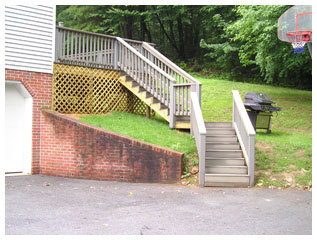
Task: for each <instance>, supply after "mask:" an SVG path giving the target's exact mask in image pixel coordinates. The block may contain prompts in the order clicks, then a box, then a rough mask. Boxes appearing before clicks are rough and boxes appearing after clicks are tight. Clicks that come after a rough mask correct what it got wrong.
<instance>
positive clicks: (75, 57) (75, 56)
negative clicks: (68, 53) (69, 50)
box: [74, 32, 77, 60]
mask: <svg viewBox="0 0 317 240" xmlns="http://www.w3.org/2000/svg"><path fill="white" fill-rule="evenodd" d="M74 50H75V54H74V59H75V60H77V32H76V33H75V49H74Z"/></svg>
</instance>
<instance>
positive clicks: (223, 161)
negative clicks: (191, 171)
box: [205, 122, 249, 186]
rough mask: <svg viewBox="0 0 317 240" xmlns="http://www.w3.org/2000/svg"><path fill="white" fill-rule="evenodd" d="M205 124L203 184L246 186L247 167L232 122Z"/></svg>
mask: <svg viewBox="0 0 317 240" xmlns="http://www.w3.org/2000/svg"><path fill="white" fill-rule="evenodd" d="M205 126H206V130H207V134H206V153H205V158H206V163H205V186H248V185H249V176H248V168H247V166H246V163H245V159H244V157H243V153H242V150H241V147H240V143H239V141H238V137H237V135H236V132H235V129H234V128H233V125H232V122H205Z"/></svg>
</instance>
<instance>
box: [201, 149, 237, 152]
mask: <svg viewBox="0 0 317 240" xmlns="http://www.w3.org/2000/svg"><path fill="white" fill-rule="evenodd" d="M206 151H208V152H241V151H242V150H241V149H219V150H218V149H206Z"/></svg>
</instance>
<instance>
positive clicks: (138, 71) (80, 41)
mask: <svg viewBox="0 0 317 240" xmlns="http://www.w3.org/2000/svg"><path fill="white" fill-rule="evenodd" d="M151 45H153V44H149V43H146V42H141V41H135V40H130V39H122V38H120V37H114V36H110V35H105V34H98V33H92V32H86V31H81V30H75V29H70V28H65V27H63V26H59V27H56V48H55V49H56V54H55V62H59V63H65V64H72V65H79V66H88V67H97V68H107V69H113V70H122V71H125V72H126V73H127V74H128V75H130V77H132V78H133V79H134V80H135V81H136V82H138V84H140V86H141V87H144V88H145V89H146V90H147V91H148V92H149V93H151V94H152V95H153V96H154V97H156V98H157V99H158V100H159V101H160V102H161V103H162V104H164V105H165V106H167V107H169V109H170V118H171V121H170V127H175V125H174V123H175V121H174V119H173V118H174V116H190V112H191V107H190V106H191V103H190V92H191V91H195V92H196V93H197V95H198V100H199V103H200V99H201V97H200V95H201V83H200V82H198V81H197V80H196V79H194V78H193V77H192V76H190V75H189V74H188V73H186V72H185V71H184V70H182V69H181V68H179V67H178V66H177V65H176V64H174V63H173V62H171V61H170V60H169V59H167V58H166V57H165V56H163V55H162V54H161V53H160V52H158V51H157V50H156V49H155V48H153V47H152V46H151Z"/></svg>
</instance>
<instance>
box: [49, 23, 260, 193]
mask: <svg viewBox="0 0 317 240" xmlns="http://www.w3.org/2000/svg"><path fill="white" fill-rule="evenodd" d="M55 51H56V53H55V61H56V62H59V63H64V64H75V65H80V66H87V67H94V68H106V69H111V70H116V71H120V73H121V75H120V79H119V81H120V83H121V84H122V85H123V86H125V87H126V88H127V89H128V90H129V91H131V92H132V93H133V94H134V95H135V96H137V97H138V98H139V99H141V100H142V101H143V102H144V103H145V104H146V105H147V106H148V107H149V108H151V109H153V110H154V111H155V112H156V113H157V114H159V115H160V116H162V117H163V118H164V119H165V120H166V121H168V122H169V126H170V128H178V129H190V130H191V131H190V132H191V135H192V136H193V137H194V138H195V143H196V147H197V150H198V155H199V184H200V186H201V187H203V186H253V185H254V137H255V131H254V128H253V126H252V124H251V122H250V119H249V117H248V115H247V113H246V110H245V108H244V105H243V102H242V100H241V97H240V95H239V93H238V92H237V91H233V120H232V122H230V123H218V122H206V123H205V122H204V120H203V116H202V111H201V107H200V105H201V83H200V82H198V81H197V80H196V79H194V78H193V77H192V76H190V75H189V74H188V73H186V72H185V71H184V70H182V69H181V68H179V67H178V66H176V65H175V64H174V63H173V62H171V61H170V60H169V59H167V58H166V57H165V56H163V55H162V54H161V53H160V52H158V51H157V50H156V49H155V48H153V47H152V46H151V45H150V44H148V43H146V42H140V41H135V40H129V39H122V38H120V37H115V36H109V35H104V34H96V33H90V32H85V31H79V30H74V29H70V28H65V27H61V26H60V27H56V46H55Z"/></svg>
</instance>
